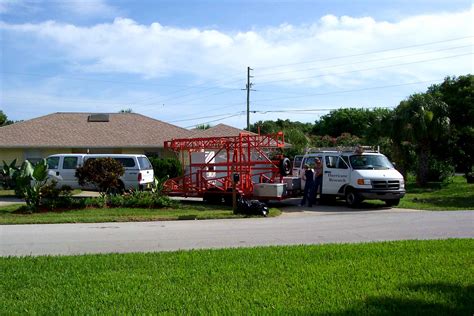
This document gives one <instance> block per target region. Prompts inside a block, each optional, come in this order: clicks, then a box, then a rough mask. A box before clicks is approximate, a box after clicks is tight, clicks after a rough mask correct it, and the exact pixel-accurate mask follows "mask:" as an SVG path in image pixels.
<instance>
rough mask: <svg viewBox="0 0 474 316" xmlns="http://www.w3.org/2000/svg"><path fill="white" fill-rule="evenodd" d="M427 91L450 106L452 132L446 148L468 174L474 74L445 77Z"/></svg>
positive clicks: (473, 145)
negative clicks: (441, 81)
mask: <svg viewBox="0 0 474 316" xmlns="http://www.w3.org/2000/svg"><path fill="white" fill-rule="evenodd" d="M428 93H430V94H432V95H433V96H435V97H437V98H439V99H441V100H443V101H444V102H445V103H446V104H447V105H448V113H449V114H448V115H449V118H450V124H451V134H450V144H449V146H448V148H445V149H444V150H448V151H449V152H450V154H451V156H452V157H453V158H454V159H453V161H454V162H455V164H456V168H457V170H459V171H462V172H464V173H466V174H467V173H468V172H470V171H471V170H472V168H473V166H474V76H473V75H470V74H469V75H466V76H459V77H457V78H456V77H446V78H445V80H444V82H443V83H441V84H435V85H432V86H431V87H429V88H428Z"/></svg>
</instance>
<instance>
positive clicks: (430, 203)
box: [398, 176, 474, 211]
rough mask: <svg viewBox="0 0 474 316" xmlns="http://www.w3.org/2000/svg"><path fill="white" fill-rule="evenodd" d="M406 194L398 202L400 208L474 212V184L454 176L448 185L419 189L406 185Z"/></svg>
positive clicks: (439, 184)
mask: <svg viewBox="0 0 474 316" xmlns="http://www.w3.org/2000/svg"><path fill="white" fill-rule="evenodd" d="M407 192H408V193H407V194H406V195H405V197H404V198H403V199H401V200H400V205H399V206H398V207H400V208H411V209H422V210H435V211H438V210H474V184H468V183H467V182H466V178H464V177H461V176H456V177H453V178H452V182H451V183H448V184H442V183H433V184H430V185H429V186H428V187H426V188H419V187H417V186H416V185H415V184H414V183H413V182H411V181H410V182H408V183H407Z"/></svg>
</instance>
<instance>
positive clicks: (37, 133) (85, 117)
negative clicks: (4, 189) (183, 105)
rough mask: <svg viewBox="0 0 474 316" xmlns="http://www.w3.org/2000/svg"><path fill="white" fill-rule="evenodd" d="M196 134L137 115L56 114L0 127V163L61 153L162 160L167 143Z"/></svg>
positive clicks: (36, 159) (34, 159) (38, 158)
mask: <svg viewBox="0 0 474 316" xmlns="http://www.w3.org/2000/svg"><path fill="white" fill-rule="evenodd" d="M193 133H194V132H193V131H190V130H187V129H184V128H181V127H178V126H175V125H172V124H169V123H166V122H163V121H159V120H156V119H153V118H150V117H147V116H144V115H141V114H137V113H108V114H103V113H101V114H90V113H53V114H49V115H45V116H41V117H38V118H35V119H31V120H27V121H23V122H20V123H15V124H12V125H7V126H3V127H0V163H1V161H2V160H5V161H6V162H10V161H12V160H14V159H17V161H18V162H19V163H21V162H22V161H24V160H26V159H28V160H30V161H32V162H35V161H38V160H40V159H41V158H44V157H47V156H49V155H52V154H58V153H114V154H122V153H123V154H147V155H151V154H153V155H158V156H163V155H166V153H165V152H164V149H163V143H164V141H165V140H170V139H172V138H186V137H190V136H191V135H192V134H193Z"/></svg>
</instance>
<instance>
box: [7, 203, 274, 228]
mask: <svg viewBox="0 0 474 316" xmlns="http://www.w3.org/2000/svg"><path fill="white" fill-rule="evenodd" d="M20 206H21V205H18V204H16V205H9V206H4V207H0V224H54V223H100V222H134V221H135V222H136V221H158V220H190V219H191V220H194V219H198V220H200V219H216V218H242V217H246V216H245V215H234V214H233V212H232V208H229V207H226V206H212V205H199V204H181V205H179V206H178V207H176V208H172V209H170V208H164V209H146V208H105V209H82V210H71V211H64V212H44V213H32V214H21V213H20V214H18V213H15V211H16V210H17V209H18V208H19V207H20ZM280 214H281V212H280V210H278V209H275V208H271V209H270V214H269V216H278V215H280Z"/></svg>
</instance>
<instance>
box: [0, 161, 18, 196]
mask: <svg viewBox="0 0 474 316" xmlns="http://www.w3.org/2000/svg"><path fill="white" fill-rule="evenodd" d="M19 172H20V168H18V167H17V166H16V159H15V160H13V161H12V162H10V163H9V164H8V163H7V162H6V161H5V160H3V167H2V169H0V186H1V187H3V188H4V189H6V190H11V189H15V187H16V178H17V177H18V175H19Z"/></svg>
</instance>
